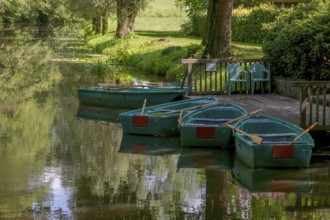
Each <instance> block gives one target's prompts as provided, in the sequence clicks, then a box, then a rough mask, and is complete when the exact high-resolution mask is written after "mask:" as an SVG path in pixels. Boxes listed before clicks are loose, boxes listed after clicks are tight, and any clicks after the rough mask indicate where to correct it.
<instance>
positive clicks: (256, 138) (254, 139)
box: [250, 135, 263, 145]
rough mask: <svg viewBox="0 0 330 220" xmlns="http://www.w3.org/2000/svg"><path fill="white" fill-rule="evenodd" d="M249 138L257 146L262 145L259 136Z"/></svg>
mask: <svg viewBox="0 0 330 220" xmlns="http://www.w3.org/2000/svg"><path fill="white" fill-rule="evenodd" d="M250 138H251V140H252V141H253V142H255V143H257V144H259V145H260V144H262V141H263V139H262V138H261V137H259V136H255V135H250Z"/></svg>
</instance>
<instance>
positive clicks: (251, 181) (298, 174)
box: [232, 157, 312, 193]
mask: <svg viewBox="0 0 330 220" xmlns="http://www.w3.org/2000/svg"><path fill="white" fill-rule="evenodd" d="M310 175H311V172H310V171H307V170H306V169H269V168H252V167H250V166H248V165H246V164H245V163H243V162H242V161H241V160H240V159H238V158H237V157H236V158H235V162H234V167H233V169H232V177H233V180H234V184H235V185H238V186H239V187H240V188H243V189H246V190H248V191H249V192H252V193H253V192H257V193H258V192H296V193H310V192H311V191H312V178H311V176H310Z"/></svg>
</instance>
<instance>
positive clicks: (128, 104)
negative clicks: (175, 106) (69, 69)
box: [77, 87, 185, 109]
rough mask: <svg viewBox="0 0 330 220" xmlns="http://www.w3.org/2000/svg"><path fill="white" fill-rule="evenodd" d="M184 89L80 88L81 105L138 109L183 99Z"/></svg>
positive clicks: (78, 92)
mask: <svg viewBox="0 0 330 220" xmlns="http://www.w3.org/2000/svg"><path fill="white" fill-rule="evenodd" d="M184 94H185V90H184V89H170V88H104V87H90V88H78V89H77V95H78V98H79V102H80V104H84V105H95V106H103V107H112V108H122V109H136V108H141V107H142V106H143V103H144V100H145V99H146V100H147V104H146V105H147V106H152V105H158V104H161V103H166V102H171V101H176V100H181V99H183V97H184Z"/></svg>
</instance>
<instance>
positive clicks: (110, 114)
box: [77, 105, 127, 123]
mask: <svg viewBox="0 0 330 220" xmlns="http://www.w3.org/2000/svg"><path fill="white" fill-rule="evenodd" d="M125 111H127V109H117V108H102V107H97V106H90V105H79V108H78V110H77V118H78V119H80V120H95V121H107V122H112V123H119V122H120V119H119V114H120V113H122V112H125Z"/></svg>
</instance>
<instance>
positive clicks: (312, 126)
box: [289, 122, 319, 144]
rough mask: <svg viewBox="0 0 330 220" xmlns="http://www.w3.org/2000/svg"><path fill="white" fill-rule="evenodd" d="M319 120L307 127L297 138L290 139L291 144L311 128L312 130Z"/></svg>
mask: <svg viewBox="0 0 330 220" xmlns="http://www.w3.org/2000/svg"><path fill="white" fill-rule="evenodd" d="M318 123H319V122H315V123H314V124H312V125H311V126H309V127H308V128H306V129H305V130H304V131H303V132H301V133H300V134H299V135H298V136H297V137H296V138H295V139H293V140H292V141H290V143H289V144H292V143H293V142H295V141H296V140H298V139H299V138H301V136H303V135H304V134H306V133H307V132H309V131H310V130H312V129H313V128H314V127H315V126H316V125H317V124H318Z"/></svg>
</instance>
